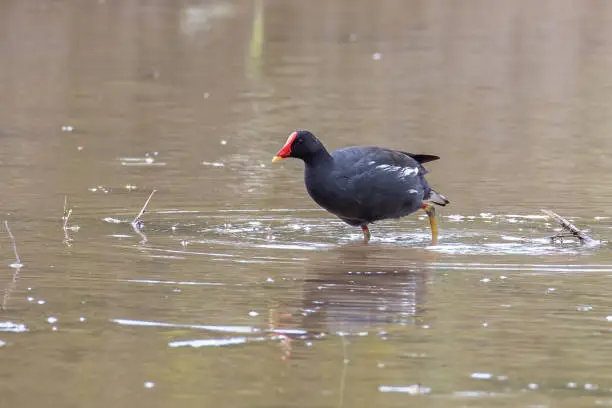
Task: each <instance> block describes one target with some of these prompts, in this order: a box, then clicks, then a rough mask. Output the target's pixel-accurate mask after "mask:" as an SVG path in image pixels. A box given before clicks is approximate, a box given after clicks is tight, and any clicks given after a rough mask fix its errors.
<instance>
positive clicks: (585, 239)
mask: <svg viewBox="0 0 612 408" xmlns="http://www.w3.org/2000/svg"><path fill="white" fill-rule="evenodd" d="M542 212H543V213H544V214H546V215H548V216H549V217H551V218H552V219H554V220H555V221H557V222H558V223H559V224H560V225H561V228H562V229H563V230H564V231H565V232H566V233H565V234H563V233H561V234H556V235H554V236H552V237H551V238H550V240H551V242H553V243H554V242H555V241H557V240H559V241H560V242H563V238H570V237H574V238H578V240H579V241H580V244H581V245H586V246H593V245H596V244H597V241H595V240H594V239H593V238H591V237H590V236H589V235H587V234H586V233H585V232H584V231H581V230H579V229H578V228H577V227H576V226H575V225H574V224H572V223H571V222H569V221H568V220H567V219H566V218H563V217H561V216H560V215H559V214H557V213H554V212H552V211H550V210H542Z"/></svg>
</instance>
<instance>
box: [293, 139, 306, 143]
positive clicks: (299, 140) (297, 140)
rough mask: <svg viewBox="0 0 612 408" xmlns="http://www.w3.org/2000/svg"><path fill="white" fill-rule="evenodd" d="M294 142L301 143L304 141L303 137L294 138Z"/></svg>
mask: <svg viewBox="0 0 612 408" xmlns="http://www.w3.org/2000/svg"><path fill="white" fill-rule="evenodd" d="M295 143H297V144H302V143H304V139H302V138H299V139H296V140H295Z"/></svg>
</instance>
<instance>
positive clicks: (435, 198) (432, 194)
mask: <svg viewBox="0 0 612 408" xmlns="http://www.w3.org/2000/svg"><path fill="white" fill-rule="evenodd" d="M426 201H430V202H432V203H434V204H438V205H441V206H442V207H444V206H445V205H446V204H448V203H450V201H448V199H447V198H446V197H444V196H443V195H442V194H440V193H438V192H437V191H436V190H434V189H433V188H432V189H430V190H429V197H427V199H426Z"/></svg>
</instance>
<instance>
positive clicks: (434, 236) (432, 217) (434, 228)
mask: <svg viewBox="0 0 612 408" xmlns="http://www.w3.org/2000/svg"><path fill="white" fill-rule="evenodd" d="M421 208H422V209H423V210H425V213H426V214H427V216H428V217H429V225H430V226H431V243H430V245H436V243H437V242H438V225H437V224H436V207H434V206H433V205H432V204H426V203H423V205H422V206H421Z"/></svg>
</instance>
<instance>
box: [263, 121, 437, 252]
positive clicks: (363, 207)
mask: <svg viewBox="0 0 612 408" xmlns="http://www.w3.org/2000/svg"><path fill="white" fill-rule="evenodd" d="M286 157H295V158H298V159H302V160H304V163H305V164H306V168H305V171H304V181H305V183H306V189H307V190H308V194H310V197H312V199H313V200H314V201H315V202H316V203H317V204H319V205H320V206H321V207H323V208H324V209H326V210H327V211H329V212H330V213H332V214H334V215H336V216H337V217H339V218H340V219H341V220H343V221H344V222H346V223H347V224H349V225H353V226H360V227H361V229H362V231H363V239H364V241H365V242H368V241H369V240H370V237H371V235H370V230H369V229H368V224H370V223H372V222H374V221H378V220H384V219H389V218H400V217H404V216H406V215H408V214H412V213H413V212H415V211H417V210H418V209H419V208H422V209H423V210H425V212H426V213H427V215H428V216H429V222H430V225H431V244H432V245H435V243H436V242H437V238H438V228H437V226H436V220H435V215H436V212H435V207H434V206H433V204H437V205H441V206H444V205H446V204H448V203H449V201H448V200H447V199H446V197H444V196H443V195H442V194H440V193H438V192H436V191H435V190H434V189H433V188H431V187H430V186H429V183H427V180H425V174H427V170H426V169H425V168H424V167H423V166H422V164H423V163H427V162H430V161H433V160H437V159H439V157H438V156H432V155H428V154H413V153H407V152H402V151H398V150H391V149H386V148H382V147H374V146H357V147H347V148H345V149H340V150H336V151H334V152H332V153H331V154H330V153H329V152H328V151H327V150H326V149H325V146H323V143H321V141H320V140H319V139H317V138H316V137H315V136H314V135H313V134H312V133H310V132H309V131H307V130H299V131H296V132H293V133H291V135H289V138H288V139H287V142H286V143H285V145H284V146H283V147H282V149H280V151H279V152H278V153H277V154H276V156H274V158H273V159H272V162H277V161H279V160H282V159H284V158H286Z"/></svg>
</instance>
